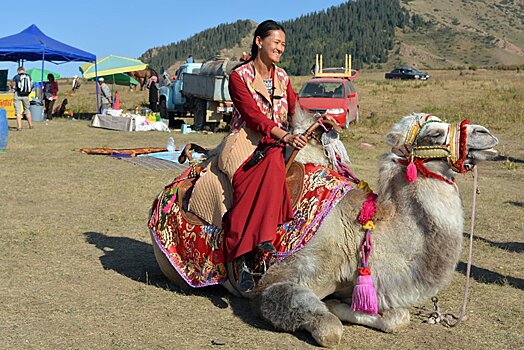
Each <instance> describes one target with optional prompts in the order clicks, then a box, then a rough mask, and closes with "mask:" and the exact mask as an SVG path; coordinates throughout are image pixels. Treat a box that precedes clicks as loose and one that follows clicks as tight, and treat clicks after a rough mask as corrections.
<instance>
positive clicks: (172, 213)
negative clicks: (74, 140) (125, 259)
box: [148, 164, 353, 287]
mask: <svg viewBox="0 0 524 350" xmlns="http://www.w3.org/2000/svg"><path fill="white" fill-rule="evenodd" d="M194 167H195V166H192V167H190V168H188V169H187V170H186V171H185V172H184V173H183V174H181V175H180V176H179V177H177V178H176V179H175V180H174V181H173V182H172V183H171V184H170V185H168V186H166V187H165V189H164V191H162V192H161V193H160V194H159V196H158V197H157V198H156V199H155V201H154V202H153V207H152V210H151V217H150V219H149V223H148V226H149V229H150V230H151V234H152V237H153V238H154V239H155V241H156V243H157V245H158V246H159V247H160V249H161V250H162V252H163V253H164V254H165V256H166V257H167V259H168V260H169V261H170V263H171V265H173V267H174V268H175V269H176V271H177V272H178V273H179V274H180V276H182V278H184V280H185V281H186V282H187V283H188V284H189V285H190V286H192V287H205V286H210V285H215V284H221V283H223V282H224V281H225V280H226V279H227V271H226V259H225V256H224V250H223V231H222V229H221V228H219V227H217V226H215V225H213V224H208V223H206V222H203V221H202V220H198V218H197V217H196V216H195V215H192V214H191V213H189V212H187V211H185V210H184V200H185V199H184V197H185V196H184V195H180V194H183V193H188V189H190V188H191V186H193V185H194V182H195V181H196V179H195V178H192V177H194V172H195V169H194ZM352 189H353V186H352V184H351V183H350V182H349V181H348V180H347V179H346V178H344V177H343V176H342V175H340V174H338V173H337V172H335V171H333V170H331V169H328V168H325V167H321V166H316V165H313V164H306V165H305V171H304V183H303V186H302V193H301V195H300V198H299V200H298V202H297V203H296V205H295V206H294V218H293V219H292V220H290V221H288V222H286V223H284V224H282V225H280V226H279V227H278V228H277V233H276V237H275V239H274V241H273V245H274V246H275V248H276V249H277V251H276V253H273V254H266V255H265V256H264V257H263V259H264V260H265V264H266V266H268V267H269V266H271V265H273V264H275V263H278V262H279V261H281V260H283V259H285V258H287V257H288V256H290V255H292V254H293V253H295V252H297V251H299V250H300V249H302V248H303V247H304V246H305V245H306V244H307V242H309V240H310V239H311V238H312V237H313V236H314V234H315V233H316V232H317V229H318V227H319V226H320V224H321V223H322V222H323V221H324V219H325V217H326V216H327V214H328V213H329V212H330V211H331V209H332V208H333V207H334V206H335V205H336V204H337V203H338V201H340V200H341V199H342V198H343V197H344V196H345V195H346V194H347V193H348V192H349V191H350V190H352Z"/></svg>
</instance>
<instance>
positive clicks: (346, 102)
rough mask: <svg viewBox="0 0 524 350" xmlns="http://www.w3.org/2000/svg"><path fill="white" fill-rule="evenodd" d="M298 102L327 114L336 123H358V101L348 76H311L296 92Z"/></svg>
mask: <svg viewBox="0 0 524 350" xmlns="http://www.w3.org/2000/svg"><path fill="white" fill-rule="evenodd" d="M298 97H299V104H300V106H301V107H302V108H305V109H307V110H309V111H310V112H312V113H320V114H327V115H329V116H331V117H332V118H333V119H335V120H336V122H337V123H338V125H340V126H342V127H346V128H347V127H349V124H350V123H351V122H355V123H358V121H359V117H360V111H359V109H360V102H359V99H358V94H357V90H356V89H355V87H354V86H353V82H352V81H351V79H348V78H340V77H333V78H329V77H326V78H323V77H322V78H313V79H311V80H309V81H307V82H306V83H305V84H304V85H303V86H302V88H301V89H300V92H299V93H298Z"/></svg>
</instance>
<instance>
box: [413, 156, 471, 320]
mask: <svg viewBox="0 0 524 350" xmlns="http://www.w3.org/2000/svg"><path fill="white" fill-rule="evenodd" d="M472 175H473V200H472V204H471V230H470V234H469V251H468V264H467V268H466V282H465V284H464V301H463V303H462V307H461V308H460V315H459V316H458V317H457V316H455V315H454V314H453V313H445V314H443V313H442V312H441V311H440V307H439V305H438V298H437V297H436V296H435V297H433V298H431V301H432V302H433V305H434V310H433V311H427V310H424V309H422V310H419V312H418V315H421V316H427V317H428V321H427V323H431V324H437V323H442V324H444V325H445V326H447V327H458V326H459V325H460V324H461V323H462V321H463V320H465V319H466V318H467V317H466V306H467V305H468V296H469V283H470V275H471V261H472V259H473V236H474V233H475V213H476V211H477V194H478V173H477V167H476V166H475V167H473V169H472ZM452 319H454V320H457V321H456V322H455V323H452Z"/></svg>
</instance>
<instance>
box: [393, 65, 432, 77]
mask: <svg viewBox="0 0 524 350" xmlns="http://www.w3.org/2000/svg"><path fill="white" fill-rule="evenodd" d="M386 79H420V80H427V79H429V74H427V73H423V72H420V71H418V70H417V69H416V68H413V67H400V68H395V69H393V70H392V71H391V72H389V73H386Z"/></svg>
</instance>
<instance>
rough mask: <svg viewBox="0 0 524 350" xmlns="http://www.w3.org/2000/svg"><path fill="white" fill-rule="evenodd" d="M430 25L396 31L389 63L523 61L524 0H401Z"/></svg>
mask: <svg viewBox="0 0 524 350" xmlns="http://www.w3.org/2000/svg"><path fill="white" fill-rule="evenodd" d="M402 4H403V6H404V7H405V8H406V9H408V11H409V12H410V13H411V14H416V15H419V16H420V17H422V18H423V19H424V20H425V21H426V22H428V25H425V26H422V27H420V28H418V29H417V30H416V31H413V30H398V31H397V32H396V42H395V48H394V49H393V55H392V56H391V59H390V61H389V62H388V64H391V65H394V64H398V63H408V64H415V65H417V66H419V67H423V68H449V67H460V66H468V65H469V66H471V65H476V66H500V65H510V66H512V65H523V64H524V3H523V2H522V1H518V0H502V1H500V0H499V1H497V0H477V1H466V0H448V1H440V0H413V1H402Z"/></svg>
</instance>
